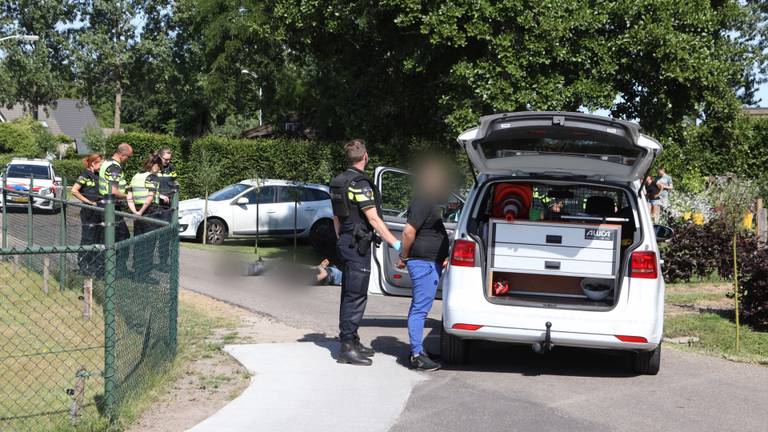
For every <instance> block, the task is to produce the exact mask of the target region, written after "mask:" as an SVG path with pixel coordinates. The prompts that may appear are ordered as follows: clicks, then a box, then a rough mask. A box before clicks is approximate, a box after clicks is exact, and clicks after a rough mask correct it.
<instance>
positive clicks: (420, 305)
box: [406, 259, 443, 355]
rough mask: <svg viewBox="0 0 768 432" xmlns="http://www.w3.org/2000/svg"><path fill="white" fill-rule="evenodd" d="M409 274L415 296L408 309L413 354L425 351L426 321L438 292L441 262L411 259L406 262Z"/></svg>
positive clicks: (409, 333)
mask: <svg viewBox="0 0 768 432" xmlns="http://www.w3.org/2000/svg"><path fill="white" fill-rule="evenodd" d="M406 265H407V266H408V274H410V275H411V281H412V282H413V298H412V299H411V309H410V310H409V311H408V337H409V338H410V340H411V354H413V355H417V354H420V353H422V352H424V346H423V345H422V342H423V340H424V321H425V320H426V319H427V314H428V313H429V310H430V309H432V302H433V301H434V300H435V294H436V293H437V284H438V283H439V281H440V275H441V274H442V272H443V266H442V265H441V264H439V263H435V262H432V261H424V260H415V259H410V260H408V261H407V262H406Z"/></svg>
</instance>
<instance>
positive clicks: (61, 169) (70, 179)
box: [53, 159, 83, 186]
mask: <svg viewBox="0 0 768 432" xmlns="http://www.w3.org/2000/svg"><path fill="white" fill-rule="evenodd" d="M53 170H54V171H55V172H56V175H57V176H59V177H61V178H62V179H66V180H67V185H69V186H72V185H73V184H75V181H76V180H77V177H78V176H79V175H80V173H81V172H83V163H82V162H81V161H80V159H62V160H54V161H53Z"/></svg>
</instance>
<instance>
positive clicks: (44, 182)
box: [0, 158, 62, 211]
mask: <svg viewBox="0 0 768 432" xmlns="http://www.w3.org/2000/svg"><path fill="white" fill-rule="evenodd" d="M2 177H3V181H4V183H5V194H0V206H3V205H7V206H8V208H12V207H27V206H29V200H30V197H29V195H26V194H24V193H25V192H26V193H29V191H30V186H31V191H32V193H33V194H37V195H40V197H32V207H33V208H34V209H37V210H48V211H55V210H57V209H59V208H60V205H59V204H58V203H56V202H54V201H53V200H51V199H48V198H60V197H61V193H62V183H61V177H58V176H56V172H55V171H54V169H53V164H51V162H50V161H48V160H45V159H27V158H13V159H11V162H10V163H9V164H8V165H7V166H6V167H5V169H4V170H3V172H2ZM4 200H5V201H4Z"/></svg>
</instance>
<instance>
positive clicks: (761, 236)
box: [756, 198, 768, 244]
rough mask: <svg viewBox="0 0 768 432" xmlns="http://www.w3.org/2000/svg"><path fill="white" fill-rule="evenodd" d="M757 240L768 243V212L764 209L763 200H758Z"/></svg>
mask: <svg viewBox="0 0 768 432" xmlns="http://www.w3.org/2000/svg"><path fill="white" fill-rule="evenodd" d="M756 216H757V239H758V240H759V241H760V242H761V243H763V244H765V243H766V242H768V211H767V210H766V208H765V207H763V199H762V198H758V199H757V212H756Z"/></svg>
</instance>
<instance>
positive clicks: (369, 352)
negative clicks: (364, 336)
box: [355, 338, 376, 357]
mask: <svg viewBox="0 0 768 432" xmlns="http://www.w3.org/2000/svg"><path fill="white" fill-rule="evenodd" d="M355 349H356V350H357V352H359V353H360V354H362V355H363V356H364V357H373V355H374V354H376V351H374V350H373V348H368V347H367V346H365V345H363V344H362V343H361V342H360V338H357V339H355Z"/></svg>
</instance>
